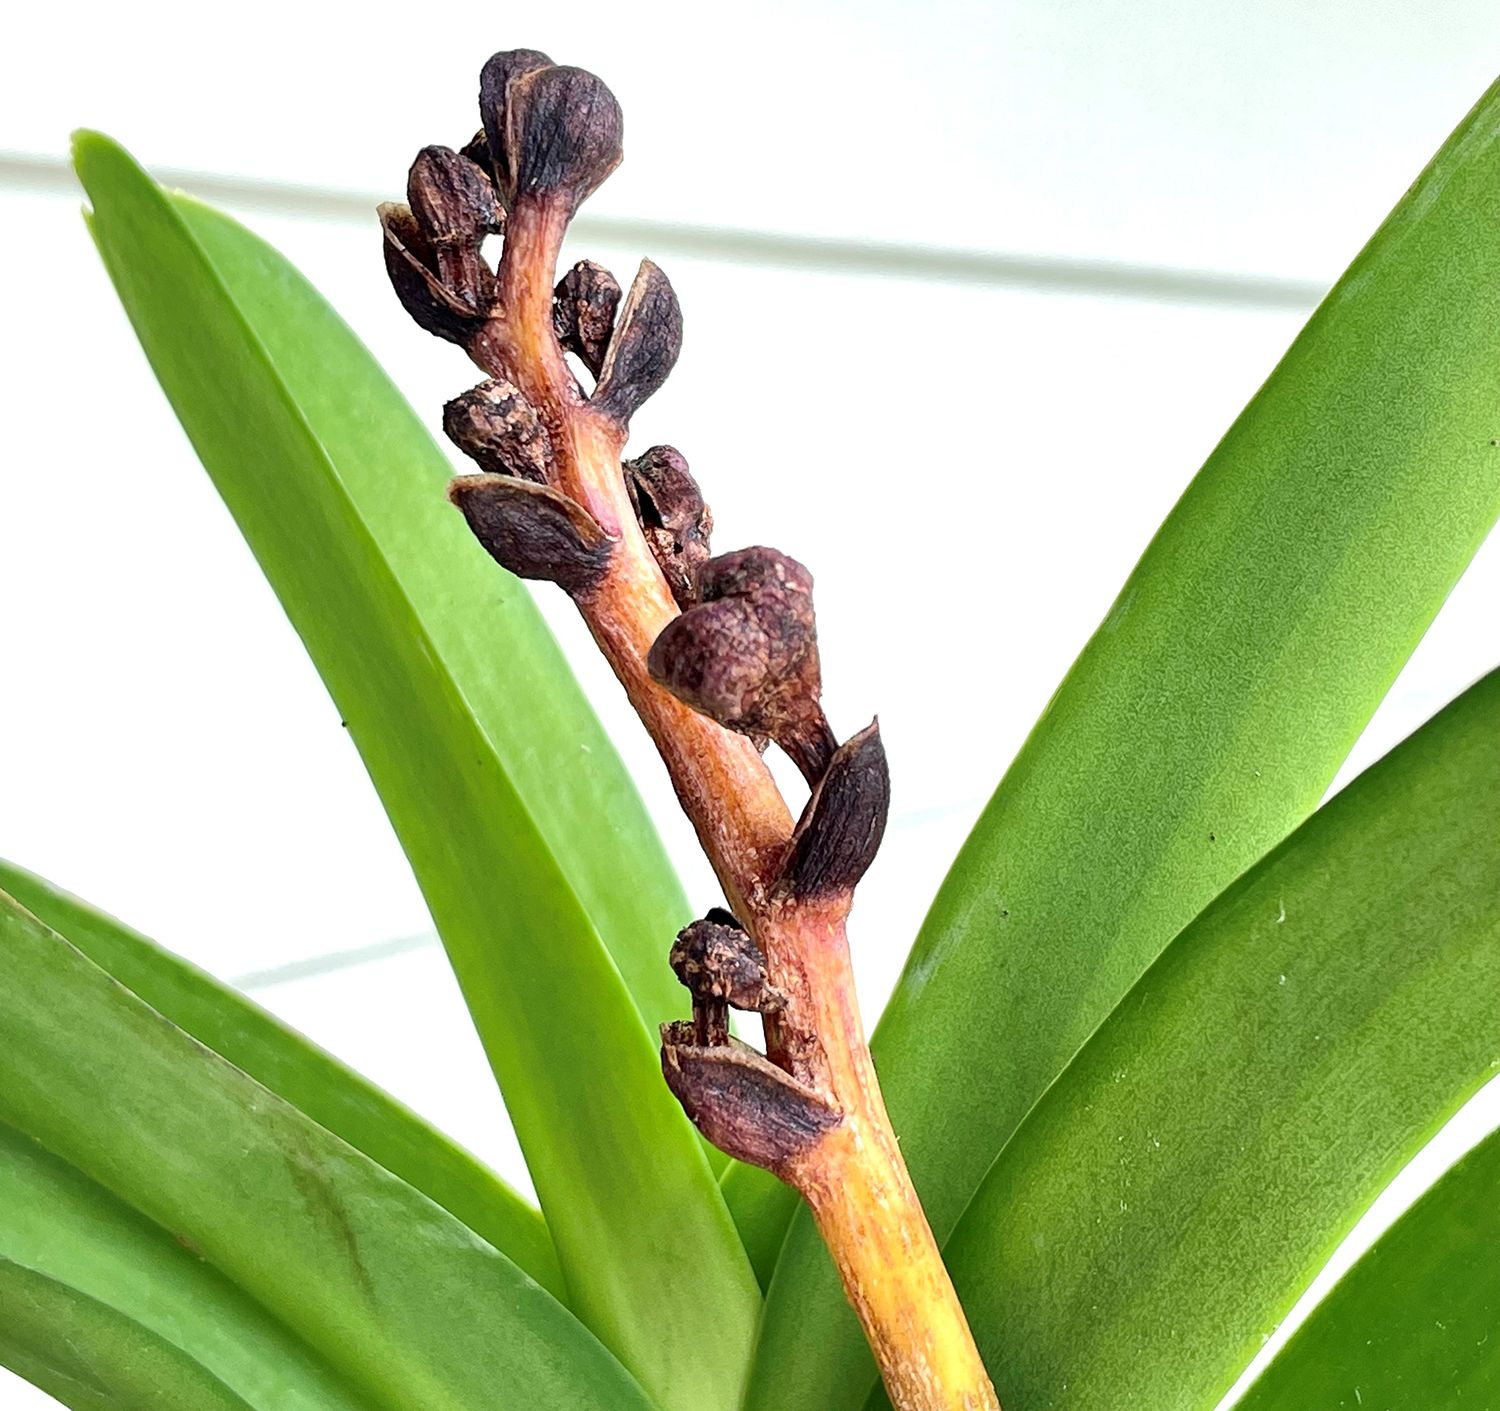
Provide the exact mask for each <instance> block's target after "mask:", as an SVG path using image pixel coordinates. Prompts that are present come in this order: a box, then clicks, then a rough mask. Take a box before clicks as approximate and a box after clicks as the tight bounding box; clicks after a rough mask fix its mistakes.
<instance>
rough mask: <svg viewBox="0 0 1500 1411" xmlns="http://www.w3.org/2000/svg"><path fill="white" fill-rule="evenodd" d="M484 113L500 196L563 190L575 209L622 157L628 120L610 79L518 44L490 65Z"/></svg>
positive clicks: (510, 198)
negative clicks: (606, 80)
mask: <svg viewBox="0 0 1500 1411" xmlns="http://www.w3.org/2000/svg"><path fill="white" fill-rule="evenodd" d="M479 104H480V115H481V117H482V118H483V119H484V130H485V134H486V136H487V138H488V141H489V149H490V157H491V160H492V161H493V163H494V167H495V180H496V182H497V184H498V186H499V189H500V193H501V201H502V202H503V204H504V205H505V206H506V207H507V208H510V207H511V206H513V205H514V204H515V203H516V201H517V200H519V199H521V198H523V197H526V196H542V197H546V196H553V195H556V196H559V197H561V198H562V199H563V201H564V202H565V203H566V209H567V213H568V215H569V216H571V215H572V214H573V213H574V212H575V211H576V210H577V209H578V207H579V206H580V205H581V204H582V203H583V202H584V201H585V200H586V199H587V198H588V197H589V196H590V195H592V194H593V192H594V191H596V190H597V189H598V187H599V184H600V183H601V182H602V181H603V180H604V179H605V177H607V176H608V175H609V174H610V172H612V171H613V170H614V169H615V168H616V167H617V166H619V164H620V157H621V155H622V153H621V148H620V135H621V131H622V129H623V126H624V123H623V119H622V118H621V115H620V105H619V104H618V103H617V102H616V101H615V95H614V94H613V93H611V92H610V91H609V89H608V88H607V87H606V86H605V84H604V82H603V81H602V80H601V79H599V78H596V77H595V76H594V75H593V74H591V73H588V72H586V71H585V70H583V69H576V68H571V67H569V66H567V65H562V64H552V63H550V62H548V60H547V58H546V56H545V55H543V54H539V53H537V52H536V51H535V50H530V49H515V50H511V51H509V52H508V53H505V54H497V55H495V57H494V58H492V59H491V60H490V61H489V63H487V64H486V65H485V66H484V72H483V73H482V74H481V76H480V86H479Z"/></svg>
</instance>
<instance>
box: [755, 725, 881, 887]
mask: <svg viewBox="0 0 1500 1411" xmlns="http://www.w3.org/2000/svg"><path fill="white" fill-rule="evenodd" d="M890 806H891V776H890V769H889V767H888V765H887V764H886V758H885V746H884V745H883V744H881V742H880V722H879V721H874V722H872V723H871V724H870V725H868V726H866V727H865V729H863V730H861V731H860V732H859V734H857V735H856V736H854V738H853V739H851V740H847V741H845V743H844V744H842V745H840V746H839V748H838V749H837V750H836V751H835V752H834V756H833V759H832V761H831V762H830V763H829V765H828V768H827V770H826V771H825V772H824V774H823V777H822V778H821V779H820V780H819V781H818V783H817V785H816V787H815V788H814V789H813V792H812V797H811V798H810V799H808V801H807V807H806V808H804V809H803V810H802V817H801V818H800V819H799V820H798V823H797V831H796V832H795V833H793V834H792V842H791V847H790V848H789V849H788V850H787V859H786V862H785V864H784V865H783V867H782V872H781V877H780V879H779V881H780V886H781V887H782V888H783V889H784V890H785V891H786V892H787V893H788V894H790V895H791V896H793V897H796V898H798V899H799V900H803V899H807V898H811V897H830V896H836V895H838V894H840V893H843V894H845V895H847V894H848V893H851V892H852V891H853V890H854V887H855V884H856V883H857V882H858V881H859V879H860V878H861V877H863V876H864V875H865V871H866V869H867V868H868V867H869V865H870V863H871V862H873V861H874V859H875V853H876V850H877V849H878V848H879V847H880V840H881V839H882V838H883V837H884V836H885V823H886V817H887V815H888V814H889V812H890Z"/></svg>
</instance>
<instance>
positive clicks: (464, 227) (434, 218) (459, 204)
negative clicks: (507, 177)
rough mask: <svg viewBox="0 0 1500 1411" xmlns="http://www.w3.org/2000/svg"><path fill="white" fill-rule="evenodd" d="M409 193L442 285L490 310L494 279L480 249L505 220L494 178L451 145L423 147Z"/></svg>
mask: <svg viewBox="0 0 1500 1411" xmlns="http://www.w3.org/2000/svg"><path fill="white" fill-rule="evenodd" d="M406 197H407V200H408V201H409V202H410V203H411V211H412V215H413V216H414V217H415V219H416V222H417V225H418V226H420V227H421V230H422V234H423V236H424V237H425V238H426V241H427V245H428V247H429V248H430V249H431V251H432V260H433V267H434V269H435V272H436V274H437V277H438V279H439V281H440V282H441V283H442V285H443V287H444V288H445V289H447V290H448V291H449V292H450V293H451V294H453V296H454V297H455V298H456V299H457V300H458V301H459V302H460V303H461V304H463V305H464V306H465V307H466V308H469V309H473V310H474V311H475V312H482V311H484V310H486V309H487V307H488V305H489V303H490V301H491V299H492V297H493V294H494V277H493V275H491V273H490V271H489V268H488V267H487V266H486V265H485V263H484V258H483V255H482V254H481V247H482V246H483V244H484V237H485V236H486V235H487V234H489V233H490V232H491V231H493V230H498V229H499V228H500V220H501V217H500V208H499V206H497V205H496V204H495V190H494V187H492V186H491V185H490V179H489V177H487V176H486V175H485V174H484V172H483V171H481V170H480V169H479V168H478V167H477V166H475V164H474V163H473V162H471V161H470V160H469V159H468V158H467V157H462V156H460V155H459V154H458V153H457V152H454V151H452V150H451V149H450V148H447V147H424V148H423V149H422V150H421V151H420V152H419V153H418V154H417V159H416V161H414V162H413V163H412V166H411V171H410V173H409V174H408V175H407V179H406Z"/></svg>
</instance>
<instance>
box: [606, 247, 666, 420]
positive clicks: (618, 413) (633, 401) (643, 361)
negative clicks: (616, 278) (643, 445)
mask: <svg viewBox="0 0 1500 1411" xmlns="http://www.w3.org/2000/svg"><path fill="white" fill-rule="evenodd" d="M681 351H682V307H681V305H680V304H678V302H677V294H676V292H675V291H674V290H673V288H672V285H671V281H670V280H668V278H667V277H666V275H664V274H663V273H662V272H661V270H660V269H658V268H657V267H656V265H654V264H652V263H651V261H650V260H642V261H641V267H640V270H639V271H638V272H637V274H636V276H635V282H634V283H633V284H632V285H631V286H630V292H629V293H628V294H627V295H626V296H625V302H624V304H623V306H622V307H621V309H620V317H619V321H618V323H617V324H616V325H615V333H614V337H613V338H611V339H610V343H609V352H608V353H607V354H606V355H605V358H604V364H603V366H602V367H601V368H600V369H599V383H598V385H597V386H596V387H595V388H594V395H593V396H592V397H591V398H590V399H589V400H590V403H591V405H593V406H595V407H597V408H598V409H599V410H600V411H602V412H603V413H604V414H605V415H606V416H608V417H610V418H611V419H612V420H613V421H616V422H618V423H619V424H620V425H621V426H628V425H629V424H630V418H631V417H632V416H633V415H635V412H636V410H637V409H638V408H639V407H640V405H641V403H643V402H644V401H645V400H646V398H647V397H649V396H651V394H652V393H653V392H655V391H656V390H657V388H659V387H660V386H661V385H662V383H663V382H665V381H666V380H667V375H668V374H669V373H670V372H671V371H672V368H673V367H674V366H675V365H676V362H677V355H678V354H679V353H680V352H681Z"/></svg>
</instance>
